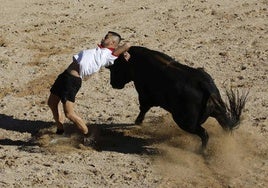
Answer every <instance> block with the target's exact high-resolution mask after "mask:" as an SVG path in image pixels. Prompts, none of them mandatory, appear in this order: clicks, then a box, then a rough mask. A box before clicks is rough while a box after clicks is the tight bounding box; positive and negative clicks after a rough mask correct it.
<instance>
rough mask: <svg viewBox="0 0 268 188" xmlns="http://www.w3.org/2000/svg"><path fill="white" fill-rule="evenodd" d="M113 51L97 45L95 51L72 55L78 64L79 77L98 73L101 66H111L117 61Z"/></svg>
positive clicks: (90, 50)
mask: <svg viewBox="0 0 268 188" xmlns="http://www.w3.org/2000/svg"><path fill="white" fill-rule="evenodd" d="M113 50H114V49H110V48H104V47H102V46H100V45H98V47H97V48H95V49H89V50H83V51H81V52H79V53H78V54H76V55H74V56H73V57H74V59H75V60H76V61H77V63H78V64H79V70H80V71H79V75H80V77H81V78H83V77H85V76H88V75H90V74H93V73H95V72H97V71H99V70H100V68H101V67H102V66H109V65H112V64H113V63H114V60H116V59H117V56H115V55H113Z"/></svg>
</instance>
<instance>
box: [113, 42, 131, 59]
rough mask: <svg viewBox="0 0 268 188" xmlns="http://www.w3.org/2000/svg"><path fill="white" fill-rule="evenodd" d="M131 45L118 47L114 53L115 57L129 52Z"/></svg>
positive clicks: (126, 44)
mask: <svg viewBox="0 0 268 188" xmlns="http://www.w3.org/2000/svg"><path fill="white" fill-rule="evenodd" d="M130 46H131V45H130V43H128V42H127V43H125V44H123V45H122V46H118V47H117V48H116V49H115V50H114V51H113V55H115V56H119V55H120V54H122V53H124V52H126V51H128V49H129V48H130Z"/></svg>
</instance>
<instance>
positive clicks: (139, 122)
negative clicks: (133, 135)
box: [135, 118, 143, 125]
mask: <svg viewBox="0 0 268 188" xmlns="http://www.w3.org/2000/svg"><path fill="white" fill-rule="evenodd" d="M142 121H143V120H142V119H138V118H137V119H136V120H135V124H136V125H140V124H142Z"/></svg>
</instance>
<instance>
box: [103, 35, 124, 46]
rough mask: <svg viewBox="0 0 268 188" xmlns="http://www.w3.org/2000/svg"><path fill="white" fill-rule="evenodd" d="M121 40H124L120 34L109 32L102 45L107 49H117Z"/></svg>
mask: <svg viewBox="0 0 268 188" xmlns="http://www.w3.org/2000/svg"><path fill="white" fill-rule="evenodd" d="M121 40H122V38H121V36H120V35H119V34H118V33H116V32H113V31H109V32H108V33H107V34H106V35H105V37H104V38H103V39H102V40H101V45H102V46H103V47H105V48H117V46H118V45H119V43H120V41H121Z"/></svg>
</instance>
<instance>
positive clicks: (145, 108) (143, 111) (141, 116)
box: [135, 105, 151, 125]
mask: <svg viewBox="0 0 268 188" xmlns="http://www.w3.org/2000/svg"><path fill="white" fill-rule="evenodd" d="M150 108H151V107H150V106H147V105H146V106H145V105H140V113H139V115H138V117H137V118H136V120H135V124H137V125H140V124H141V123H142V122H143V120H144V117H145V114H146V112H148V111H149V109H150Z"/></svg>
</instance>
